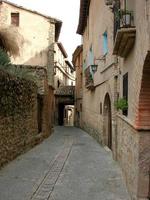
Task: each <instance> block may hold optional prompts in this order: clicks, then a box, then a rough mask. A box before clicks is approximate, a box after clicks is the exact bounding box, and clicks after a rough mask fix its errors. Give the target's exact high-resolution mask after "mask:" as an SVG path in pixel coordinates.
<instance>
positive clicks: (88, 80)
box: [84, 65, 94, 90]
mask: <svg viewBox="0 0 150 200" xmlns="http://www.w3.org/2000/svg"><path fill="white" fill-rule="evenodd" d="M84 74H85V87H86V88H87V89H90V90H93V89H94V78H93V73H92V69H91V65H90V66H88V67H87V68H86V69H85V71H84Z"/></svg>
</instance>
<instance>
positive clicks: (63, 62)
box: [54, 42, 75, 89]
mask: <svg viewBox="0 0 150 200" xmlns="http://www.w3.org/2000/svg"><path fill="white" fill-rule="evenodd" d="M55 52H56V53H55V56H54V63H55V69H54V73H55V76H54V86H55V89H57V88H59V86H65V85H73V86H74V85H75V72H74V68H73V66H72V64H71V63H70V62H69V61H68V59H67V58H68V55H67V53H66V50H65V48H64V46H63V44H62V43H61V42H57V43H55Z"/></svg>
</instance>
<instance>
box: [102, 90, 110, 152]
mask: <svg viewBox="0 0 150 200" xmlns="http://www.w3.org/2000/svg"><path fill="white" fill-rule="evenodd" d="M103 115H104V143H105V145H106V146H108V147H109V148H110V149H112V114H111V100H110V96H109V94H108V93H107V94H106V95H105V99H104V108H103Z"/></svg>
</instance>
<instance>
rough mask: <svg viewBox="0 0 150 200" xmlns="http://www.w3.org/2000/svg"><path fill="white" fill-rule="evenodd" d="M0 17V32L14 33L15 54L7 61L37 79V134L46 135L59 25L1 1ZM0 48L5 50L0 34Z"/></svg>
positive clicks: (49, 119) (49, 123)
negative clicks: (16, 49) (3, 30)
mask: <svg viewBox="0 0 150 200" xmlns="http://www.w3.org/2000/svg"><path fill="white" fill-rule="evenodd" d="M0 18H1V24H0V28H1V29H4V28H6V29H9V27H10V28H11V27H13V29H14V30H16V33H18V35H17V34H16V41H17V46H18V48H19V51H18V54H17V55H12V57H11V62H12V63H13V64H16V65H18V67H20V65H21V67H25V68H28V70H29V71H32V73H34V74H35V76H37V81H38V83H37V85H38V94H37V106H38V117H37V118H38V119H37V120H38V131H39V132H41V133H43V134H45V135H49V134H50V133H51V128H52V127H53V121H54V120H53V118H54V110H53V105H54V54H55V43H56V42H57V41H58V38H59V34H60V30H61V25H62V22H61V21H60V20H58V19H55V18H52V17H49V16H46V15H43V14H41V13H38V12H36V11H32V10H29V9H26V8H24V7H22V6H18V5H16V4H13V3H11V2H9V1H5V0H1V1H0ZM9 34H10V33H9ZM12 34H13V33H12ZM18 38H19V39H18ZM20 38H21V39H20ZM10 42H11V41H10ZM0 45H1V46H2V47H4V48H5V42H4V40H3V38H2V37H1V35H0ZM5 49H6V50H7V48H5ZM41 83H42V84H43V86H42V87H43V89H42V90H41Z"/></svg>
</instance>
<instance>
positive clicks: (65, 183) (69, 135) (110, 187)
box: [0, 127, 129, 200]
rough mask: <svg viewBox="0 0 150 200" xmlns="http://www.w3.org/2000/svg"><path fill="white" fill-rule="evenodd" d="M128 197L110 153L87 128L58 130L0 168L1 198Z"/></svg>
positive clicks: (121, 199) (84, 199) (75, 199)
mask: <svg viewBox="0 0 150 200" xmlns="http://www.w3.org/2000/svg"><path fill="white" fill-rule="evenodd" d="M91 199H92V200H129V196H128V194H127V191H126V188H125V185H124V183H123V179H122V174H121V171H120V169H119V167H118V165H117V164H116V162H115V161H113V159H112V157H111V153H110V152H108V151H106V150H105V149H104V148H102V147H101V146H100V145H99V144H98V143H97V142H96V141H95V140H93V139H92V138H91V137H90V136H89V135H88V134H86V133H85V132H84V131H82V130H80V129H77V128H74V127H56V128H55V133H54V134H53V135H52V136H51V137H49V138H48V139H47V140H45V141H44V142H43V143H42V144H40V145H38V146H36V147H35V148H33V149H32V150H30V151H28V152H27V153H25V154H24V155H22V156H20V157H18V158H17V159H16V160H14V161H12V162H11V163H9V164H8V165H7V166H6V167H5V168H3V169H2V170H1V171H0V200H91Z"/></svg>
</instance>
